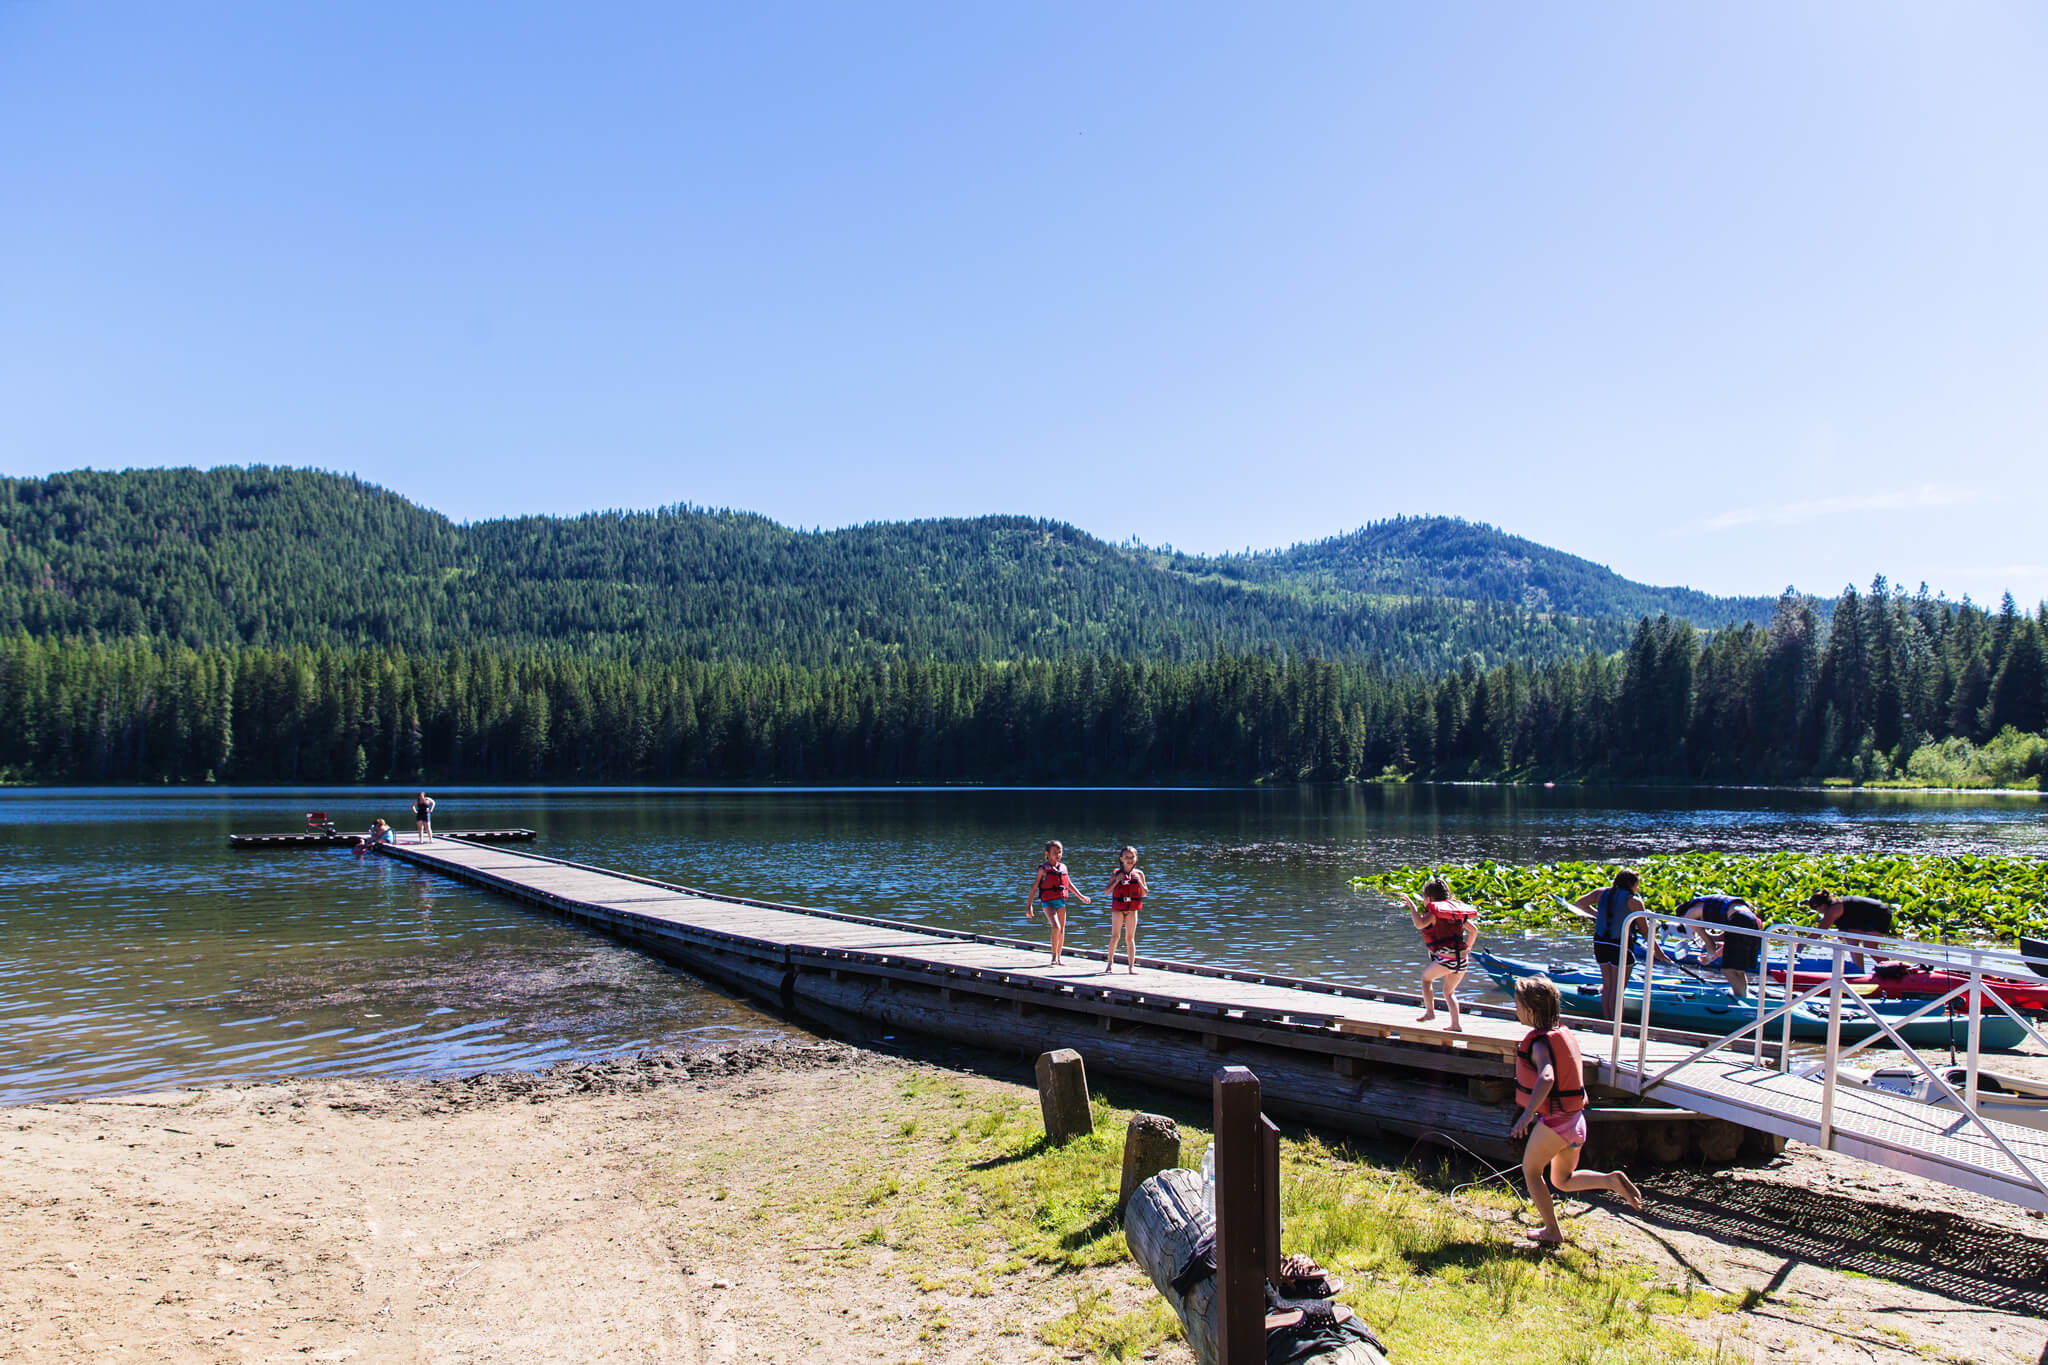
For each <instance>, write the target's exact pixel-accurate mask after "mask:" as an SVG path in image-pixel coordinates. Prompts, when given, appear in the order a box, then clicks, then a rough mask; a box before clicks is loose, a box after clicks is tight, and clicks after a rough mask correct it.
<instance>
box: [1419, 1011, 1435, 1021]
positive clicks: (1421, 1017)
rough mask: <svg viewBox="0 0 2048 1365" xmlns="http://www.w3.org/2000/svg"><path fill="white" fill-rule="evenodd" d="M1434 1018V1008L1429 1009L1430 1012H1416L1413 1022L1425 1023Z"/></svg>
mask: <svg viewBox="0 0 2048 1365" xmlns="http://www.w3.org/2000/svg"><path fill="white" fill-rule="evenodd" d="M1434 1018H1436V1011H1435V1010H1431V1011H1430V1012H1429V1013H1428V1014H1418V1015H1416V1016H1415V1022H1416V1023H1418V1024H1426V1023H1428V1022H1429V1021H1430V1020H1432V1019H1434Z"/></svg>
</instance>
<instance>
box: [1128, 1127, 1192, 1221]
mask: <svg viewBox="0 0 2048 1365" xmlns="http://www.w3.org/2000/svg"><path fill="white" fill-rule="evenodd" d="M1179 1165H1180V1125H1179V1124H1177V1123H1175V1122H1174V1121H1173V1120H1172V1119H1170V1118H1167V1117H1166V1116H1165V1115H1163V1114H1139V1115H1137V1116H1135V1117H1134V1118H1132V1119H1131V1125H1130V1127H1128V1128H1126V1129H1124V1178H1123V1180H1122V1182H1121V1183H1120V1184H1119V1186H1118V1188H1117V1192H1116V1211H1117V1212H1118V1213H1119V1214H1121V1213H1122V1212H1123V1211H1124V1209H1125V1207H1126V1206H1128V1205H1129V1204H1130V1202H1131V1191H1133V1190H1135V1189H1137V1188H1138V1186H1140V1185H1142V1184H1144V1183H1145V1182H1146V1181H1148V1180H1150V1179H1151V1178H1152V1177H1153V1176H1155V1175H1158V1174H1159V1173H1160V1172H1161V1171H1170V1170H1173V1169H1174V1168H1175V1167H1177V1166H1179Z"/></svg>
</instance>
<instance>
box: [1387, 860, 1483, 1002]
mask: <svg viewBox="0 0 2048 1365" xmlns="http://www.w3.org/2000/svg"><path fill="white" fill-rule="evenodd" d="M1401 901H1402V903H1403V904H1405V905H1406V906H1407V907H1408V918H1409V919H1411V920H1414V921H1415V927H1416V928H1417V929H1419V930H1421V931H1422V942H1423V946H1424V947H1426V948H1427V949H1428V950H1429V962H1428V964H1427V965H1426V966H1424V967H1423V969H1422V1013H1421V1014H1420V1015H1418V1016H1416V1020H1415V1022H1416V1023H1418V1024H1426V1023H1428V1022H1429V1021H1430V1020H1432V1019H1434V1018H1436V984H1437V983H1438V982H1439V981H1441V982H1442V983H1443V987H1444V1008H1445V1009H1446V1010H1447V1011H1449V1013H1450V1016H1451V1024H1450V1029H1451V1032H1453V1033H1462V1032H1463V1031H1464V1028H1465V1026H1464V1025H1463V1024H1461V1023H1459V1022H1458V983H1459V982H1461V981H1463V980H1464V979H1465V973H1466V971H1467V970H1468V969H1469V968H1470V967H1471V966H1472V945H1473V944H1475V943H1477V942H1478V941H1479V925H1478V923H1477V921H1478V918H1479V912H1478V911H1477V910H1475V909H1473V908H1472V907H1471V906H1469V905H1466V904H1465V903H1464V902H1462V901H1455V900H1452V899H1451V888H1450V885H1449V883H1447V882H1445V881H1444V879H1443V878H1441V877H1432V878H1430V879H1429V880H1428V881H1426V882H1424V883H1423V884H1422V903H1421V904H1419V905H1418V904H1416V903H1415V902H1414V901H1412V900H1410V899H1409V898H1408V893H1407V892H1405V891H1404V892H1402V893H1401Z"/></svg>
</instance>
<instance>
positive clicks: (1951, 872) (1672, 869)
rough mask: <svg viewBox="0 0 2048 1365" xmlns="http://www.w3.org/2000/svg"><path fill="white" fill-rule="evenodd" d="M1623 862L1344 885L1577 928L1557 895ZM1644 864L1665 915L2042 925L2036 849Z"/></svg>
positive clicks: (1436, 871)
mask: <svg viewBox="0 0 2048 1365" xmlns="http://www.w3.org/2000/svg"><path fill="white" fill-rule="evenodd" d="M1619 865H1620V864H1618V863H1611V862H1598V863H1596V862H1556V863H1504V862H1495V861H1493V860H1491V859H1488V860H1484V861H1481V862H1473V863H1441V864H1435V865H1431V866H1415V867H1393V868H1388V869H1386V870H1385V871H1381V872H1368V873H1365V874H1364V875H1361V876H1357V877H1353V878H1352V879H1351V884H1352V885H1353V886H1357V887H1367V888H1370V889H1372V890H1376V891H1383V892H1386V893H1388V894H1392V893H1394V892H1396V891H1409V892H1413V891H1414V890H1415V888H1417V887H1419V886H1421V885H1422V883H1423V882H1425V881H1427V880H1428V879H1429V878H1431V877H1442V878H1444V879H1445V880H1446V881H1448V882H1449V883H1450V884H1451V887H1452V888H1453V890H1455V891H1456V892H1457V894H1458V895H1459V896H1460V897H1461V898H1462V899H1464V900H1467V901H1470V902H1471V903H1472V904H1474V905H1478V906H1480V907H1482V908H1483V909H1485V910H1486V912H1487V914H1488V917H1489V918H1491V919H1493V920H1494V921H1495V922H1497V923H1507V924H1511V925H1516V926H1519V927H1522V928H1529V929H1540V928H1549V927H1553V926H1565V925H1577V924H1581V923H1582V921H1578V920H1576V919H1574V918H1573V917H1572V916H1571V915H1570V914H1568V913H1566V912H1565V910H1564V908H1563V907H1562V906H1560V905H1559V904H1558V903H1557V901H1556V900H1555V899H1554V898H1555V897H1557V896H1566V897H1574V898H1575V897H1578V896H1581V895H1584V894H1585V893H1586V892H1588V891H1593V890H1597V889H1599V888H1600V887H1603V886H1606V885H1608V884H1609V883H1610V882H1612V881H1613V879H1614V869H1615V868H1616V867H1617V866H1619ZM1628 866H1630V867H1633V868H1635V869H1636V870H1637V871H1638V872H1640V873H1642V877H1643V885H1642V897H1643V903H1644V904H1645V905H1647V906H1649V908H1650V909H1652V910H1656V911H1660V912H1662V913H1665V914H1669V913H1672V912H1674V911H1676V910H1677V909H1678V907H1679V906H1680V905H1683V904H1684V903H1685V902H1686V901H1688V900H1690V899H1691V898H1692V897H1694V896H1696V895H1700V894H1702V893H1704V892H1710V891H1719V892H1726V893H1727V894H1729V895H1734V896H1741V897H1742V898H1743V899H1745V900H1747V901H1748V902H1749V903H1750V904H1752V905H1754V906H1756V907H1757V908H1758V909H1759V910H1760V911H1762V912H1763V917H1764V921H1765V923H1767V924H1768V923H1784V924H1813V923H1815V922H1816V916H1815V915H1814V913H1813V912H1812V911H1810V910H1808V909H1807V908H1806V901H1807V898H1808V897H1810V896H1811V895H1812V894H1813V893H1814V892H1815V891H1818V890H1820V889H1822V888H1823V887H1825V888H1826V889H1828V890H1830V891H1833V892H1834V893H1835V894H1836V895H1838V896H1839V895H1847V896H1874V897H1876V898H1877V899H1879V900H1883V901H1889V902H1890V903H1891V904H1893V905H1895V906H1897V907H1898V912H1899V913H1898V925H1897V932H1898V934H1899V936H1900V937H1903V938H1921V939H1929V940H1932V941H1936V942H1948V941H1951V940H1959V941H1987V940H1988V941H1994V942H1997V943H1999V944H2002V945H2010V944H2011V943H2012V942H2013V941H2014V940H2015V939H2016V938H2017V937H2018V936H2019V935H2021V934H2042V933H2048V864H2044V863H2042V862H2040V861H2038V860H2036V859H2032V858H1997V857H1976V856H1972V855H1969V854H1953V855H1951V854H1928V855H1907V854H1847V853H1836V854H1812V853H1705V852H1700V853H1659V854H1652V855H1650V856H1647V857H1642V858H1633V859H1630V860H1628Z"/></svg>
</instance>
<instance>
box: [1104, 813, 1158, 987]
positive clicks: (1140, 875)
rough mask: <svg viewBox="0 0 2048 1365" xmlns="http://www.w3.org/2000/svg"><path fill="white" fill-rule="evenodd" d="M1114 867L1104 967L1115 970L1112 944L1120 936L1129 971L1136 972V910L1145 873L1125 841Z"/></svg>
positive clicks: (1142, 897)
mask: <svg viewBox="0 0 2048 1365" xmlns="http://www.w3.org/2000/svg"><path fill="white" fill-rule="evenodd" d="M1117 863H1118V864H1119V866H1118V867H1117V870H1116V871H1114V872H1112V873H1110V874H1109V956H1108V957H1107V958H1105V959H1104V969H1105V970H1107V971H1112V972H1113V971H1115V970H1116V945H1117V942H1118V940H1122V941H1123V942H1124V943H1125V944H1126V945H1127V946H1126V947H1125V950H1124V952H1125V956H1126V958H1127V960H1128V961H1129V963H1130V968H1131V975H1133V976H1136V975H1137V973H1138V911H1139V910H1141V909H1142V908H1144V905H1145V892H1146V891H1147V890H1148V888H1147V887H1146V885H1145V873H1144V871H1143V870H1142V869H1141V868H1139V866H1138V850H1137V849H1135V848H1132V847H1131V846H1130V845H1129V844H1125V845H1124V847H1123V852H1121V853H1119V854H1118V855H1117Z"/></svg>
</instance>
